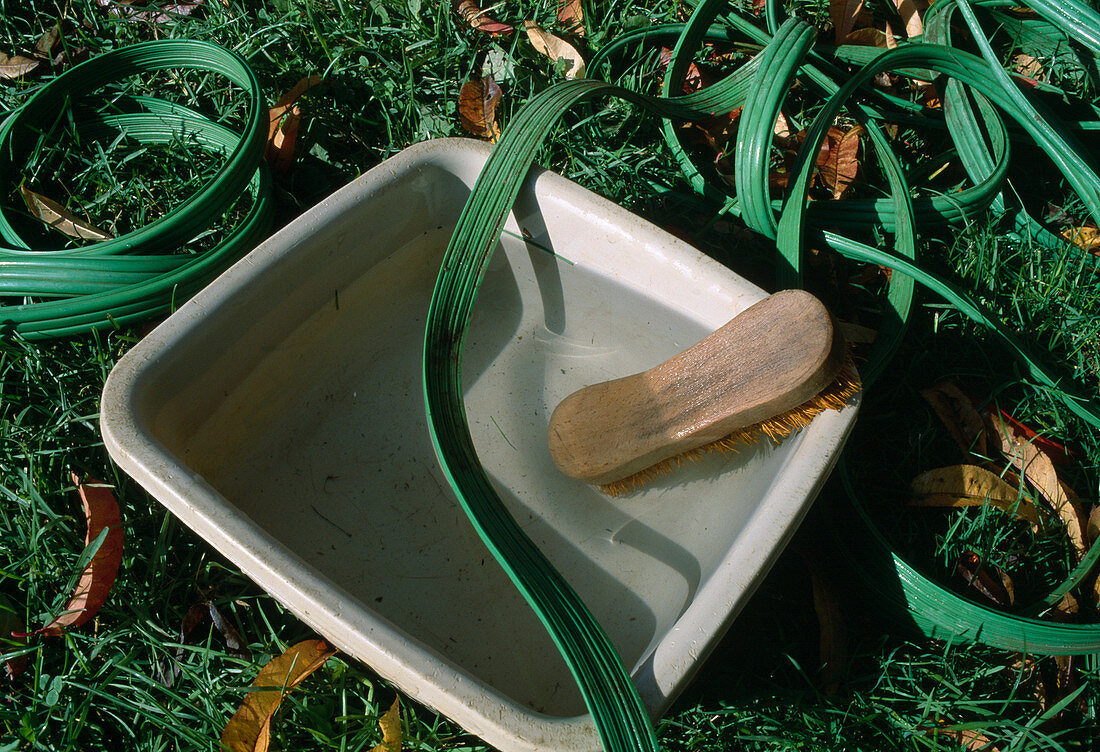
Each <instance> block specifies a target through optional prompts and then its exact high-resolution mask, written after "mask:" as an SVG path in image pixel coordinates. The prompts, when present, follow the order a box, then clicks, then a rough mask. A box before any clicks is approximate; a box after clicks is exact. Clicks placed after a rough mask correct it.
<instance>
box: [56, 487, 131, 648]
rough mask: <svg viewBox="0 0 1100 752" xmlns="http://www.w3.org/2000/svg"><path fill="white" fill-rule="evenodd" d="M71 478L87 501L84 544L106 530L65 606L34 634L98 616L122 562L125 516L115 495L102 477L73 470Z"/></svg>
mask: <svg viewBox="0 0 1100 752" xmlns="http://www.w3.org/2000/svg"><path fill="white" fill-rule="evenodd" d="M72 480H73V483H74V484H76V489H77V492H78V493H79V494H80V500H81V501H82V502H83V503H84V514H85V516H86V517H87V520H88V532H87V534H86V535H85V537H84V545H85V546H89V545H91V543H92V542H93V541H95V540H97V539H99V537H100V534H102V533H104V531H106V534H105V537H104V538H103V542H102V543H101V544H100V546H99V549H98V550H97V551H96V552H95V554H94V555H93V556H92V558H91V561H89V562H88V564H87V566H85V567H84V572H83V573H82V574H81V575H80V580H79V581H78V582H77V584H76V589H75V590H74V591H73V595H72V598H70V599H69V603H68V605H67V606H65V610H64V611H63V612H62V613H61V614H59V615H58V616H56V617H54V619H53V620H52V621H50V623H49V624H47V625H46V626H44V627H40V628H39V629H37V630H36V631H35V634H39V635H45V636H47V637H58V636H60V635H62V634H64V632H65V630H67V629H73V628H75V627H79V626H80V625H82V624H84V623H86V622H87V621H88V620H89V619H91V618H92V617H93V616H95V614H96V612H97V611H99V609H100V607H101V606H102V605H103V604H104V603H106V602H107V596H108V594H109V593H110V592H111V587H112V586H113V585H114V584H115V577H116V576H117V575H118V567H119V564H121V563H122V542H123V541H122V519H121V516H120V515H119V511H118V501H116V500H115V495H114V494H113V493H111V489H110V488H109V487H108V486H107V485H106V484H105V483H103V482H102V481H98V480H93V479H92V478H88V479H86V480H85V481H84V482H83V483H81V482H80V477H79V476H77V474H76V473H73V474H72Z"/></svg>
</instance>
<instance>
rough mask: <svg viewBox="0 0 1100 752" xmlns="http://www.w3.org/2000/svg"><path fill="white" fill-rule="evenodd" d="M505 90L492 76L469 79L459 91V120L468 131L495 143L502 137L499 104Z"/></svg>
mask: <svg viewBox="0 0 1100 752" xmlns="http://www.w3.org/2000/svg"><path fill="white" fill-rule="evenodd" d="M502 96H503V92H502V91H501V89H500V86H498V85H497V82H496V81H494V80H493V77H492V76H486V77H485V78H480V79H475V80H472V81H467V82H466V83H464V84H462V89H461V90H459V92H458V121H459V123H460V124H461V125H462V128H463V130H465V131H466V132H467V133H469V134H471V135H474V136H477V137H478V138H483V139H485V140H487V141H490V142H493V143H495V142H496V140H497V139H498V138H500V125H498V124H497V116H496V111H497V105H498V104H499V103H500V99H501V97H502Z"/></svg>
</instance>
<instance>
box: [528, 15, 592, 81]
mask: <svg viewBox="0 0 1100 752" xmlns="http://www.w3.org/2000/svg"><path fill="white" fill-rule="evenodd" d="M523 28H524V29H525V30H526V31H527V38H528V39H530V40H531V44H532V46H534V48H535V49H536V50H537V51H538V52H540V53H542V54H543V55H546V57H548V58H550V59H551V60H553V61H555V62H557V61H558V60H562V59H564V60H566V61H567V62H568V63H569V67H568V68H566V70H565V77H566V78H583V77H584V58H583V57H581V53H580V52H578V51H577V48H576V47H574V46H573V45H571V44H569V42H567V41H565V40H564V39H561V38H559V37H556V36H554V35H553V34H550V33H549V32H546V31H543V29H542V27H540V26H539V25H538V24H537V23H535V22H534V21H524V22H523Z"/></svg>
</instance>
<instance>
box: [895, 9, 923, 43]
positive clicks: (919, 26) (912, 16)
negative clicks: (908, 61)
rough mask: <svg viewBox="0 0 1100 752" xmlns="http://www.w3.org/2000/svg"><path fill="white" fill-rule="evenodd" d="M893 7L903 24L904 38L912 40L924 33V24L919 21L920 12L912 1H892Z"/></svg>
mask: <svg viewBox="0 0 1100 752" xmlns="http://www.w3.org/2000/svg"><path fill="white" fill-rule="evenodd" d="M894 7H896V8H897V9H898V15H899V16H901V20H902V21H904V22H905V36H906V37H908V38H909V39H912V38H913V37H919V36H920V35H921V34H923V33H924V22H923V21H921V17H920V12H919V11H918V10H917V4H916V2H914V0H894Z"/></svg>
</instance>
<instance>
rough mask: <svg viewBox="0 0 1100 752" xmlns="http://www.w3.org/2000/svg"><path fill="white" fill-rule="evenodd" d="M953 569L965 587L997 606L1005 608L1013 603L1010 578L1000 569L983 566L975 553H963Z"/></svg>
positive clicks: (1013, 589) (1013, 592)
mask: <svg viewBox="0 0 1100 752" xmlns="http://www.w3.org/2000/svg"><path fill="white" fill-rule="evenodd" d="M955 568H956V570H957V571H958V573H959V574H960V575H962V578H963V580H964V581H965V582H966V584H967V585H970V586H971V587H973V588H974V589H975V590H977V591H978V592H979V593H981V594H982V595H984V596H985V597H986V598H988V599H989V600H991V601H993V602H994V603H996V604H997V605H998V606H1005V607H1007V606H1011V605H1012V604H1013V603H1015V601H1016V592H1015V588H1014V587H1013V585H1012V578H1011V577H1009V576H1008V573H1007V572H1005V571H1004V570H1002V569H1001V568H1000V567H994V566H988V565H985V564H983V563H982V559H981V557H980V556H978V554H976V553H975V552H973V551H965V552H963V553H962V554H961V555H960V556H959V558H958V561H957V562H956V563H955ZM990 570H993V571H992V572H991V571H990Z"/></svg>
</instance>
